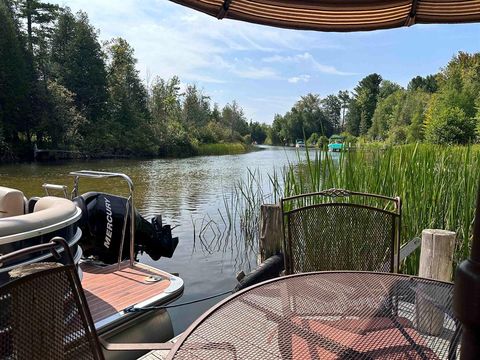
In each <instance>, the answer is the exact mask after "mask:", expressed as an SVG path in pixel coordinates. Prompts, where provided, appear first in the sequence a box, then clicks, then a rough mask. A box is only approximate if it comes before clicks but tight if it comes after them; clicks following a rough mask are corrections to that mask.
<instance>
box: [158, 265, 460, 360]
mask: <svg viewBox="0 0 480 360" xmlns="http://www.w3.org/2000/svg"><path fill="white" fill-rule="evenodd" d="M452 295H453V284H451V283H445V282H440V281H435V280H430V279H423V278H419V277H414V276H406V275H399V274H389V273H372V272H315V273H302V274H295V275H291V276H285V277H280V278H276V279H274V280H270V281H267V282H264V283H261V284H258V285H256V286H253V287H250V288H247V289H245V290H243V291H240V292H238V293H235V294H233V295H232V296H230V297H228V298H227V299H225V300H224V301H222V302H220V303H219V304H217V305H216V306H214V307H213V308H211V309H210V310H208V311H207V312H206V313H205V314H204V315H202V316H201V317H200V318H199V319H198V320H197V321H195V322H194V323H193V324H192V325H191V326H190V327H189V328H188V329H187V330H186V331H185V333H184V334H183V336H182V337H181V338H180V339H179V341H178V342H177V343H176V344H175V346H174V347H173V349H172V351H171V352H170V353H169V355H168V357H167V358H168V359H209V360H211V359H222V360H223V359H248V360H255V359H455V358H457V357H458V356H459V351H460V350H459V343H460V336H461V332H460V324H459V322H458V321H457V320H456V319H455V318H454V316H453V313H452Z"/></svg>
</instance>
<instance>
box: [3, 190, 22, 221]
mask: <svg viewBox="0 0 480 360" xmlns="http://www.w3.org/2000/svg"><path fill="white" fill-rule="evenodd" d="M24 213H25V196H24V195H23V192H21V191H20V190H16V189H11V188H7V187H4V186H0V218H6V217H11V216H18V215H23V214H24Z"/></svg>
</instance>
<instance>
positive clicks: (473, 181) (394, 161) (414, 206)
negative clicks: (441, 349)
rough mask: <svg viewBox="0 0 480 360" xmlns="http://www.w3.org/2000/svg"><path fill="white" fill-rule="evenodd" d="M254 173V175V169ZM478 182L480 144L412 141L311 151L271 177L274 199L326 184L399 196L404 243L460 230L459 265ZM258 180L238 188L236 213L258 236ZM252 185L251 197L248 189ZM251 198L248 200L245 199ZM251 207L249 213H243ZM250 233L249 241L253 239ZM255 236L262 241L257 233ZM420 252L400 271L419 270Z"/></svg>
mask: <svg viewBox="0 0 480 360" xmlns="http://www.w3.org/2000/svg"><path fill="white" fill-rule="evenodd" d="M249 176H250V177H255V174H254V173H250V175H249ZM479 180H480V147H478V146H467V147H460V146H437V145H429V144H417V145H415V144H412V145H404V146H397V147H388V148H378V147H371V148H370V147H366V148H365V149H362V150H361V151H350V152H345V153H342V154H340V155H339V154H328V153H321V152H316V153H315V155H313V156H311V155H310V154H309V153H308V150H307V156H306V160H305V161H303V162H300V163H299V164H296V165H295V164H290V165H289V166H288V167H287V168H286V169H283V171H280V172H276V173H275V174H273V175H272V176H269V177H268V181H269V182H270V185H271V188H272V189H273V192H272V193H271V199H273V200H274V202H276V201H277V200H278V198H279V197H280V196H283V197H287V196H293V195H298V194H303V193H308V192H316V191H320V190H324V189H328V188H343V189H348V190H352V191H359V192H367V193H374V194H382V195H386V196H391V197H393V196H400V197H401V199H402V203H403V207H402V228H401V238H402V242H407V241H409V240H410V239H412V238H414V237H416V236H420V234H421V232H422V230H423V229H427V228H441V229H447V230H452V231H455V232H456V233H457V244H456V251H455V259H454V260H455V263H458V262H459V261H461V260H463V259H465V258H466V257H467V256H468V253H469V251H470V250H469V249H470V243H471V236H472V223H473V217H474V207H475V199H476V196H475V195H476V191H477V185H478V184H479ZM255 184H257V185H258V184H259V181H254V180H253V179H250V180H248V181H246V182H244V183H239V184H238V186H237V188H238V189H243V190H239V191H240V194H241V196H242V197H243V199H242V201H241V204H243V205H245V204H247V208H242V206H243V205H242V206H240V208H242V210H239V211H238V213H239V214H240V217H241V218H242V216H244V215H246V216H245V217H243V218H242V219H243V221H242V226H250V227H251V229H255V231H257V234H258V220H255V221H254V220H253V219H255V217H258V214H259V207H260V202H259V201H258V200H259V199H263V198H266V196H265V194H262V196H260V197H259V196H255V199H256V201H253V202H252V201H249V200H251V199H252V196H251V193H252V191H253V190H252V187H254V186H255ZM246 187H248V188H249V189H250V190H249V192H250V195H249V192H248V191H245V188H246ZM247 199H248V200H247ZM245 210H248V211H245ZM252 236H253V237H255V235H254V234H249V238H250V239H249V242H250V244H252V243H253V239H252ZM256 240H258V235H257V238H256ZM418 260H419V259H418V251H417V252H416V253H414V254H412V255H411V256H410V257H409V258H408V259H407V260H406V262H405V263H404V264H403V268H402V271H403V272H406V273H410V274H416V273H417V272H418Z"/></svg>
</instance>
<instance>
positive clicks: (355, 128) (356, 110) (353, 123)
mask: <svg viewBox="0 0 480 360" xmlns="http://www.w3.org/2000/svg"><path fill="white" fill-rule="evenodd" d="M360 120H361V111H360V106H359V105H358V102H357V100H356V99H355V98H353V99H350V103H349V104H348V113H347V115H346V117H345V124H346V126H345V127H346V130H347V132H348V133H350V134H352V135H353V136H358V135H360Z"/></svg>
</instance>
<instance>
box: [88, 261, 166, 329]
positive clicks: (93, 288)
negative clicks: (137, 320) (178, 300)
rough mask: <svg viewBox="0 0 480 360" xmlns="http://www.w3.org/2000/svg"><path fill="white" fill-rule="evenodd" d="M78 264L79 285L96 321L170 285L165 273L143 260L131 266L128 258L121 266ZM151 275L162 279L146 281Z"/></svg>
mask: <svg viewBox="0 0 480 360" xmlns="http://www.w3.org/2000/svg"><path fill="white" fill-rule="evenodd" d="M80 266H81V268H82V271H83V279H82V286H83V288H84V290H85V295H86V297H87V302H88V305H89V307H90V312H91V313H92V317H93V320H94V321H95V322H97V321H99V320H102V319H105V318H107V317H109V316H110V315H114V314H116V313H117V312H118V311H121V310H123V309H125V308H126V307H129V306H132V305H134V304H137V303H139V302H142V301H145V300H147V299H149V298H151V297H153V296H155V295H158V294H160V293H162V292H163V291H164V290H165V289H166V288H167V287H168V286H169V285H170V280H169V278H168V274H166V273H164V272H162V271H161V270H155V269H152V268H150V267H145V266H143V265H142V264H135V265H134V267H133V268H130V267H129V263H128V261H125V262H123V263H122V265H121V267H120V270H118V266H117V265H116V264H115V265H109V266H104V267H100V266H95V265H91V264H88V263H82V264H80ZM151 275H155V276H162V277H163V279H162V280H161V281H158V282H147V281H146V278H147V277H148V276H151Z"/></svg>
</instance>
